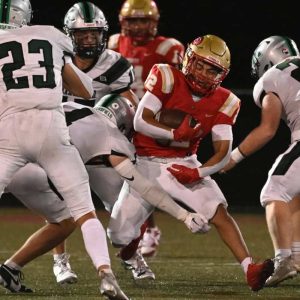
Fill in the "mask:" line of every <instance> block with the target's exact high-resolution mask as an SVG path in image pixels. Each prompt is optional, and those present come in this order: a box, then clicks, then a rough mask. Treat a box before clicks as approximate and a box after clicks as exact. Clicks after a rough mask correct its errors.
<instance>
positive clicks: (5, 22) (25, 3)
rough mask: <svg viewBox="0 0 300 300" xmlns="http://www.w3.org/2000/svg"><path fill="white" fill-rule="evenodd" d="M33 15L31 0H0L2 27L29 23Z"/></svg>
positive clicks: (0, 22)
mask: <svg viewBox="0 0 300 300" xmlns="http://www.w3.org/2000/svg"><path fill="white" fill-rule="evenodd" d="M31 17H32V9H31V3H30V1H29V0H0V29H9V28H17V27H21V26H23V25H27V24H28V23H29V22H30V20H31Z"/></svg>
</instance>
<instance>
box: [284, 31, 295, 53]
mask: <svg viewBox="0 0 300 300" xmlns="http://www.w3.org/2000/svg"><path fill="white" fill-rule="evenodd" d="M283 38H284V40H285V42H286V44H287V46H288V47H289V50H290V53H291V55H292V56H295V55H297V51H296V49H295V47H294V45H293V44H292V42H291V39H290V38H288V37H286V36H283Z"/></svg>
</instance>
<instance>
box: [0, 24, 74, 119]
mask: <svg viewBox="0 0 300 300" xmlns="http://www.w3.org/2000/svg"><path fill="white" fill-rule="evenodd" d="M0 39H1V43H0V69H1V72H0V118H3V117H4V116H6V115H9V114H12V113H16V112H20V111H25V110H28V109H33V108H36V109H55V108H57V107H59V106H60V104H61V99H62V76H61V72H62V68H63V66H64V59H63V57H64V55H65V54H66V53H69V54H72V52H73V46H72V42H71V40H70V39H69V38H68V37H67V36H66V35H65V34H63V33H62V32H60V31H59V30H57V29H56V28H55V27H53V26H24V27H21V28H17V29H9V30H1V32H0Z"/></svg>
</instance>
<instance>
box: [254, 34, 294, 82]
mask: <svg viewBox="0 0 300 300" xmlns="http://www.w3.org/2000/svg"><path fill="white" fill-rule="evenodd" d="M294 55H299V50H298V48H297V45H296V43H295V42H294V41H293V40H292V39H290V38H288V37H286V36H279V35H274V36H270V37H268V38H266V39H264V40H262V41H261V42H260V43H259V45H258V46H257V48H256V49H255V51H254V53H253V55H252V63H251V75H252V76H253V77H255V78H260V77H261V76H262V75H263V74H264V73H265V72H266V71H267V70H268V69H270V68H271V67H272V66H274V65H276V64H277V63H279V62H280V61H282V60H284V59H285V58H287V57H290V56H294Z"/></svg>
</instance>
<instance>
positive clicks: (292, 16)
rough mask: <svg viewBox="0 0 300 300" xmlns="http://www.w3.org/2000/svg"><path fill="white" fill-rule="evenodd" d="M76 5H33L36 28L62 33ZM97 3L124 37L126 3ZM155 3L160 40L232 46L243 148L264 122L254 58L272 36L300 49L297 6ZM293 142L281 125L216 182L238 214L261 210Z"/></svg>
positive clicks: (37, 1) (36, 0)
mask: <svg viewBox="0 0 300 300" xmlns="http://www.w3.org/2000/svg"><path fill="white" fill-rule="evenodd" d="M76 2H77V1H70V0H67V1H66V0H65V1H64V0H52V1H50V0H31V3H32V7H33V10H34V14H33V20H32V23H33V24H51V25H54V26H56V27H58V28H62V27H63V18H64V15H65V13H66V12H67V10H68V9H69V8H70V7H71V6H72V5H73V4H74V3H76ZM93 2H94V3H95V4H96V5H97V6H98V7H100V8H101V9H102V10H103V12H104V14H105V16H106V18H107V20H108V23H109V26H110V29H109V34H113V33H116V32H119V30H120V27H119V22H118V12H119V9H120V7H121V5H122V3H123V0H103V1H93ZM156 3H157V5H158V8H159V10H160V14H161V18H160V23H159V33H160V34H161V35H165V36H171V37H174V38H177V39H178V40H180V41H181V42H182V43H183V44H184V45H186V44H187V43H188V42H190V41H192V40H193V39H194V38H196V37H198V36H201V35H205V34H215V35H218V36H220V37H221V38H223V39H224V40H225V41H226V42H227V45H228V47H229V49H230V51H231V62H232V63H231V71H230V73H229V75H228V77H227V78H226V79H225V80H224V82H223V85H224V86H225V87H227V88H229V89H231V90H232V91H233V92H235V93H236V94H237V95H238V96H239V97H240V98H241V100H242V107H241V112H240V114H239V117H238V119H237V123H236V125H235V127H234V146H236V145H238V143H239V142H241V140H242V138H243V137H244V136H245V135H246V134H247V133H248V132H249V131H250V130H251V129H252V128H254V127H255V126H256V125H257V124H258V123H259V119H260V115H259V113H260V111H259V109H258V108H257V107H256V106H255V104H254V103H253V100H252V94H251V93H252V88H253V85H254V83H255V82H254V81H253V80H252V79H251V77H250V65H251V56H252V53H253V51H254V49H255V48H256V46H257V45H258V43H259V42H260V41H261V40H262V39H264V38H266V37H268V36H271V35H286V36H289V37H290V38H292V39H294V40H295V42H296V43H299V41H300V26H299V10H298V9H297V8H296V3H297V1H268V0H260V1H240V0H233V1H229V0H227V1H212V0H206V1H204V0H185V1H184V0H157V1H156ZM289 141H290V137H289V132H288V130H287V129H286V127H285V125H283V124H282V126H281V127H280V129H279V131H278V134H277V136H276V137H275V138H274V139H273V140H272V141H271V142H270V143H269V144H268V145H267V146H265V147H264V148H263V149H262V150H260V151H259V152H257V153H256V154H254V155H253V156H252V157H249V158H248V159H246V160H245V161H243V162H241V163H240V164H239V165H238V166H237V167H236V168H235V169H234V170H233V171H231V172H230V173H228V174H226V175H222V176H220V175H216V176H214V178H215V179H216V180H217V182H218V183H219V185H220V187H221V189H222V190H223V192H224V194H225V195H226V197H227V199H228V202H229V205H231V206H232V207H234V208H238V209H239V210H241V209H244V210H249V209H253V208H255V209H259V210H261V208H260V206H259V194H260V190H261V188H262V186H263V184H264V182H265V180H266V178H267V172H268V169H269V168H270V167H271V165H272V163H273V161H274V160H275V158H276V157H277V155H278V154H279V153H281V152H282V151H283V150H284V149H285V148H286V147H287V145H288V144H289ZM210 154H211V148H210V141H209V139H208V140H206V141H205V142H204V145H203V147H201V148H200V152H199V157H200V160H202V161H204V160H205V159H206V158H207V157H209V155H210ZM2 202H3V201H2ZM6 203H8V202H7V201H6Z"/></svg>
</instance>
